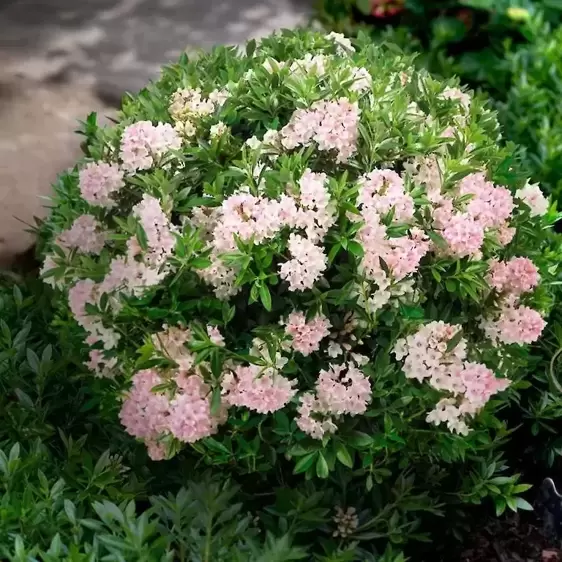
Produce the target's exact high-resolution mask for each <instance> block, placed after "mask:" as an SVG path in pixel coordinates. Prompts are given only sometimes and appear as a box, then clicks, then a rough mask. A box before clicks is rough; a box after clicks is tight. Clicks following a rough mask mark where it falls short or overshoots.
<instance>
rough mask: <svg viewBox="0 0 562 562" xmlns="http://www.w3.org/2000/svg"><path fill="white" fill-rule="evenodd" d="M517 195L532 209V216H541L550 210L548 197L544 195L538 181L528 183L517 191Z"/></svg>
mask: <svg viewBox="0 0 562 562" xmlns="http://www.w3.org/2000/svg"><path fill="white" fill-rule="evenodd" d="M515 197H517V199H519V200H521V201H523V203H525V205H527V207H529V209H530V215H531V216H532V217H539V216H541V215H544V214H546V212H547V211H548V199H547V198H546V197H545V196H544V195H543V193H542V191H541V188H540V187H539V184H538V183H528V182H527V184H526V185H525V187H523V188H522V189H518V190H517V191H516V192H515Z"/></svg>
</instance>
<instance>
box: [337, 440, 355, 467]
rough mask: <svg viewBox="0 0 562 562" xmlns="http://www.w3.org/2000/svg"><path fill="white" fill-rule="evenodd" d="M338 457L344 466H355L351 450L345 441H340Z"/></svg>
mask: <svg viewBox="0 0 562 562" xmlns="http://www.w3.org/2000/svg"><path fill="white" fill-rule="evenodd" d="M336 457H337V459H338V460H339V461H340V462H341V463H342V464H343V465H344V466H347V467H348V468H353V459H352V458H351V455H350V454H349V451H348V450H347V448H346V446H345V445H344V444H343V443H338V445H337V449H336Z"/></svg>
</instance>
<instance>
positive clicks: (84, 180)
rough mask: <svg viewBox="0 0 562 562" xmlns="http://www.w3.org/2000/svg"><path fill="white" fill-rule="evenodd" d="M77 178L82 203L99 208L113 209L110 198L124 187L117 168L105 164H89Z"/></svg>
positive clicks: (113, 203) (113, 202)
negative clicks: (85, 202)
mask: <svg viewBox="0 0 562 562" xmlns="http://www.w3.org/2000/svg"><path fill="white" fill-rule="evenodd" d="M78 177H79V187H80V194H81V195H82V198H83V199H84V201H87V202H88V203H90V205H97V206H99V207H113V206H114V205H115V201H114V200H113V199H112V197H111V196H112V195H114V194H115V193H117V192H118V191H119V190H120V189H121V188H122V187H123V186H124V185H125V183H124V181H123V172H122V171H121V170H120V169H119V166H118V165H117V164H108V163H107V162H89V163H88V164H86V166H84V168H83V169H82V170H80V173H79V175H78Z"/></svg>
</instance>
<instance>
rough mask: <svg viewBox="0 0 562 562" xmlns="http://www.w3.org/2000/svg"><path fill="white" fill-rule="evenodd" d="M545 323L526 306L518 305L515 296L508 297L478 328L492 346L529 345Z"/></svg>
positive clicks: (540, 332) (535, 338)
mask: <svg viewBox="0 0 562 562" xmlns="http://www.w3.org/2000/svg"><path fill="white" fill-rule="evenodd" d="M545 326H546V322H545V320H544V319H543V317H542V316H541V315H540V314H539V313H538V312H537V311H536V310H533V309H532V308H529V307H528V306H522V305H519V304H518V302H517V298H516V297H515V295H511V296H508V297H507V298H506V299H505V300H504V301H503V302H502V303H501V304H500V308H499V311H498V312H497V314H496V315H495V316H493V317H491V318H485V319H483V320H482V322H481V324H480V327H481V328H482V329H483V330H484V333H485V334H486V337H488V338H489V339H490V340H491V341H492V343H493V344H494V345H498V343H499V342H501V343H505V344H530V343H533V342H536V341H537V340H538V339H539V337H540V335H541V334H542V331H543V330H544V327H545Z"/></svg>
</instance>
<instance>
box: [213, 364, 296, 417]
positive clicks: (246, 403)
mask: <svg viewBox="0 0 562 562" xmlns="http://www.w3.org/2000/svg"><path fill="white" fill-rule="evenodd" d="M296 383H297V381H296V380H289V379H286V378H285V377H283V376H282V375H281V374H280V373H262V371H261V368H260V367H259V366H257V365H249V366H247V367H244V366H242V365H238V366H236V367H235V368H234V369H233V370H232V371H227V372H226V373H225V374H224V375H223V379H222V383H221V384H222V394H223V401H224V402H225V404H228V405H230V406H239V407H245V408H248V409H249V410H254V411H255V412H258V413H260V414H269V413H272V412H276V411H277V410H280V409H281V408H283V407H284V406H286V405H287V404H288V402H289V401H290V400H291V399H292V398H293V396H294V395H295V394H296V392H297V391H296V389H295V388H294V387H295V385H296Z"/></svg>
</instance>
